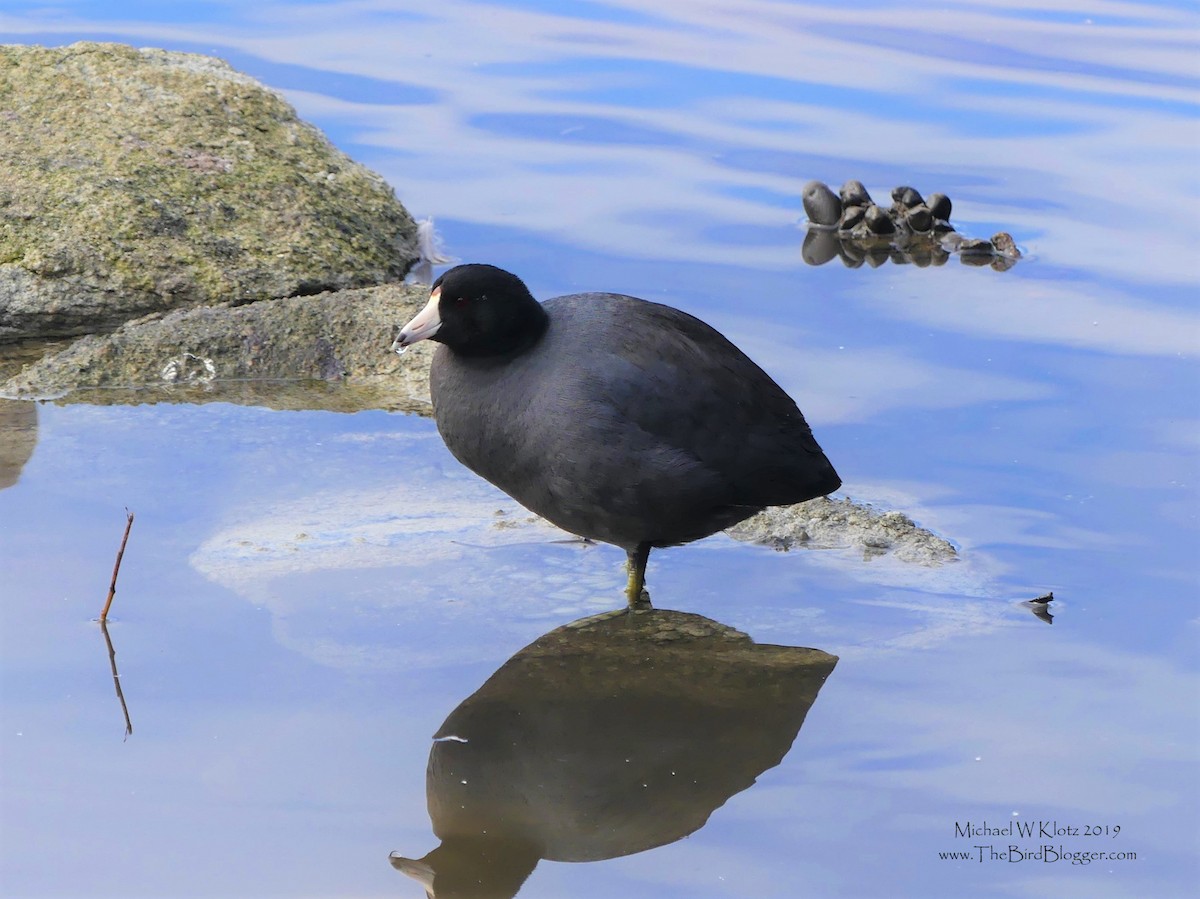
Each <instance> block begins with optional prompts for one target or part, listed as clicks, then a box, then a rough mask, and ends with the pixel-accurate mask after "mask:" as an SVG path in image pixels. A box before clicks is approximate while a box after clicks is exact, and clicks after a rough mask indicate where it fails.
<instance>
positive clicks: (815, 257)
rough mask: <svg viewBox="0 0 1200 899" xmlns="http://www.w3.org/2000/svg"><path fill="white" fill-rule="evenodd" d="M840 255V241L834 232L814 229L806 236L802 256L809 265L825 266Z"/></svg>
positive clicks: (801, 249) (801, 251)
mask: <svg viewBox="0 0 1200 899" xmlns="http://www.w3.org/2000/svg"><path fill="white" fill-rule="evenodd" d="M837 254H838V239H837V237H836V236H835V235H834V233H833V232H832V231H824V230H820V229H813V230H811V231H809V232H808V233H807V234H805V235H804V246H803V247H801V248H800V256H801V258H803V259H804V261H805V262H807V263H808V264H809V265H824V264H825V263H826V262H828V261H829V260H830V259H832V258H833V257H834V256H836V255H837Z"/></svg>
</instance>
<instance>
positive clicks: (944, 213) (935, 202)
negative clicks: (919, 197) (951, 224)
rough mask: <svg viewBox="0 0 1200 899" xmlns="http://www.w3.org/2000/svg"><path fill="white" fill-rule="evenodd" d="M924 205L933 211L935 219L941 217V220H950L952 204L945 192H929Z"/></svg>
mask: <svg viewBox="0 0 1200 899" xmlns="http://www.w3.org/2000/svg"><path fill="white" fill-rule="evenodd" d="M925 205H926V206H928V207H929V211H930V212H931V213H933V217H934V218H935V219H941V220H942V221H943V222H948V221H950V210H951V209H952V205H951V203H950V198H949V197H948V196H946V195H945V194H930V195H929V199H928V200H926V201H925Z"/></svg>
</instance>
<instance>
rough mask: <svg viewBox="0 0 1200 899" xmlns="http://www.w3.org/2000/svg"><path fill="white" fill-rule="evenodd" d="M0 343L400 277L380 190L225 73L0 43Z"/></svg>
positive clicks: (408, 224)
mask: <svg viewBox="0 0 1200 899" xmlns="http://www.w3.org/2000/svg"><path fill="white" fill-rule="evenodd" d="M0 96H3V97H4V101H3V104H2V105H3V108H2V109H0V158H3V159H4V165H3V166H0V198H3V199H2V202H0V341H3V340H12V339H16V338H21V337H28V336H51V335H70V334H82V333H87V332H95V331H102V330H111V329H112V328H113V327H115V326H116V325H118V324H120V323H121V322H123V321H126V320H129V319H131V318H133V317H135V316H138V315H144V314H146V313H147V312H151V311H156V310H166V309H174V308H179V307H184V306H194V305H198V304H208V303H216V302H225V301H232V302H237V303H246V302H251V301H255V300H260V299H266V298H272V297H284V296H294V295H306V294H315V293H319V292H321V291H324V290H338V289H342V288H348V287H362V286H367V285H371V284H379V283H384V282H388V281H396V280H399V279H401V278H402V277H403V276H404V273H405V271H406V270H407V269H408V268H409V266H410V265H411V264H412V262H413V261H414V260H415V259H416V255H417V254H416V224H415V223H414V222H413V220H412V218H411V217H410V216H409V215H408V213H407V212H406V211H405V210H404V208H403V207H402V206H401V205H400V204H399V203H398V202H397V200H396V197H395V195H394V194H393V192H392V190H391V188H390V187H389V186H388V185H387V183H386V182H385V181H384V180H383V179H382V178H381V177H380V176H379V175H377V174H375V173H374V172H371V171H369V170H368V169H366V168H365V167H363V166H361V165H359V164H358V163H356V162H354V161H352V160H351V159H350V158H349V157H347V156H346V155H345V154H343V153H342V152H341V151H340V150H338V149H336V148H335V147H334V146H333V145H332V144H330V143H329V141H328V140H327V139H326V138H325V137H324V135H322V134H321V133H320V132H319V131H318V130H317V129H316V128H314V127H312V126H311V125H308V124H306V123H304V122H302V121H300V120H299V119H298V118H297V117H296V113H295V110H293V109H292V107H291V106H290V105H288V103H287V102H286V101H285V100H284V99H283V98H282V97H281V96H280V95H278V94H276V93H275V92H274V91H271V90H268V89H267V88H264V87H263V86H262V85H261V84H258V83H257V82H256V81H254V80H253V79H252V78H250V77H248V76H246V75H243V74H241V73H239V72H236V71H234V70H233V69H231V68H230V67H229V66H228V65H226V64H225V63H224V62H222V61H221V60H218V59H213V58H211V57H207V56H200V55H197V54H192V53H175V52H167V51H163V50H154V49H142V50H139V49H135V48H133V47H128V46H124V45H120V44H100V43H77V44H72V45H71V46H69V47H38V46H16V45H5V46H0Z"/></svg>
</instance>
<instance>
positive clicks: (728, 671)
mask: <svg viewBox="0 0 1200 899" xmlns="http://www.w3.org/2000/svg"><path fill="white" fill-rule="evenodd" d="M835 664H837V659H836V657H834V656H831V655H829V654H827V653H824V652H821V651H820V650H816V649H800V648H795V647H788V646H770V645H759V644H756V643H754V642H753V641H752V640H750V638H749V637H747V636H746V635H745V634H742V633H740V632H738V631H735V630H733V629H731V628H728V627H725V626H724V625H721V624H718V623H717V622H715V621H711V620H709V619H707V618H702V617H701V616H699V615H691V614H686V613H683V612H671V611H664V610H655V609H652V610H646V611H637V612H627V611H624V610H623V611H620V612H615V613H608V614H605V615H598V616H595V617H592V618H585V619H583V620H581V621H578V622H575V623H573V624H569V625H567V626H565V627H561V628H558V629H557V630H555V631H552V632H550V633H549V634H546V635H545V636H544V637H542V638H540V639H539V640H537V641H535V642H534V643H532V644H530V645H529V646H527V647H526V648H525V649H523V650H521V651H520V652H519V653H517V654H516V655H515V656H513V658H511V659H510V660H509V661H508V662H506V663H505V664H504V665H503V667H501V668H500V670H499V671H497V672H496V673H495V674H494V675H492V677H491V678H489V679H488V681H487V683H485V684H484V685H483V686H482V687H480V688H479V690H478V691H477V692H476V693H475V694H473V695H472V696H470V697H468V698H467V699H466V700H465V701H464V702H463V703H462V704H461V705H460V706H459V707H458V708H457V709H455V710H454V711H453V712H452V713H451V715H450V717H449V718H447V719H446V722H445V724H443V725H442V727H441V728H440V729H439V730H438V732H437V735H436V736H435V737H434V740H435V742H434V745H433V749H432V751H431V752H430V756H429V768H428V772H427V774H426V789H427V793H428V803H429V814H430V817H431V818H432V821H433V830H434V833H435V834H436V835H437V836H438V837H439V838H440V839H441V840H442V844H441V845H440V846H439V847H438V848H437V849H435V850H433V851H432V852H430V853H429V854H428V855H426V856H425V857H424V858H423V859H420V860H411V859H405V858H401V857H399V856H397V855H393V857H392V864H393V865H394V866H395V867H396V868H398V869H399V870H401V871H404V872H405V873H407V874H409V875H411V876H413V877H416V878H417V879H419V880H421V881H422V882H423V883H424V884H425V886H426V888H427V889H428V890H429V892H430V895H432V896H436V897H438V899H447V897H477V899H483V897H502V896H503V897H511V896H515V895H516V893H517V891H518V890H519V889H520V886H521V884H522V883H523V882H524V880H525V878H526V877H528V876H529V874H530V873H531V872H532V871H533V869H534V867H535V866H536V865H537V863H538V861H540V860H541V859H551V860H555V861H569V862H583V861H595V860H599V859H606V858H616V857H618V856H623V855H630V854H632V853H635V852H642V851H644V850H646V849H651V848H653V847H655V846H662V845H664V844H666V843H671V842H674V841H675V840H679V839H681V838H683V837H685V836H687V835H688V834H690V833H692V832H694V831H696V830H698V829H699V828H700V827H702V826H703V825H704V823H705V821H707V820H708V817H709V815H711V814H712V812H713V811H714V810H716V809H717V808H720V807H721V806H722V805H723V804H724V803H725V802H726V800H728V799H729V798H730V797H731V796H733V795H734V794H735V793H738V792H741V791H742V790H745V789H746V788H747V787H749V786H751V785H752V784H753V783H754V781H755V779H756V778H757V777H758V776H759V775H760V774H761V773H762V772H763V771H766V770H767V769H768V768H772V767H774V766H775V765H777V764H779V762H780V761H781V760H782V758H783V756H784V755H785V754H786V753H787V751H788V749H789V748H790V747H791V744H792V741H793V740H794V739H795V738H796V734H797V733H798V732H799V730H800V726H801V724H803V723H804V717H805V715H806V714H807V713H808V709H809V707H810V706H811V705H812V704H813V702H814V701H815V700H816V698H817V692H818V691H819V690H820V688H821V686H822V684H824V682H825V679H826V678H827V677H828V676H829V674H830V673H831V672H832V671H833V668H834V665H835Z"/></svg>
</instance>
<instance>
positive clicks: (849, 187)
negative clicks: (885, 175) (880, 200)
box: [841, 181, 871, 206]
mask: <svg viewBox="0 0 1200 899" xmlns="http://www.w3.org/2000/svg"><path fill="white" fill-rule="evenodd" d="M841 200H842V205H843V206H870V205H871V195H870V194H869V193H867V189H866V188H865V187H863V183H862V182H861V181H847V182H846V183H845V184H843V185H842V190H841Z"/></svg>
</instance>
